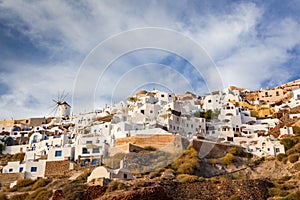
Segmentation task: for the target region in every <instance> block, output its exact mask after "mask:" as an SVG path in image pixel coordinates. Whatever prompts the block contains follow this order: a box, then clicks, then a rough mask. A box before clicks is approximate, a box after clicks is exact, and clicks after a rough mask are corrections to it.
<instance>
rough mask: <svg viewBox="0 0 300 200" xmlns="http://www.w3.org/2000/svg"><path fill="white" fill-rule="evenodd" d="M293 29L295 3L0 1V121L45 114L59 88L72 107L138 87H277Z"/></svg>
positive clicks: (287, 65) (295, 68)
mask: <svg viewBox="0 0 300 200" xmlns="http://www.w3.org/2000/svg"><path fill="white" fill-rule="evenodd" d="M175 2H176V3H175ZM151 27H152V28H155V29H156V30H157V31H154V32H151V31H148V28H150V29H151ZM135 30H146V32H139V33H136V31H135ZM160 30H162V32H160ZM166 31H167V32H168V33H166V34H165V32H166ZM140 33H143V34H142V35H141V34H140ZM299 33H300V1H299V0H290V1H286V2H282V1H280V0H278V1H272V0H270V1H266V2H262V1H226V0H222V1H210V0H207V1H205V0H201V1H199V0H197V1H196V0H195V1H192V0H190V1H184V0H181V1H172V0H170V1H154V0H153V1H146V0H145V1H139V0H129V1H126V3H125V1H98V0H89V1H87V0H79V1H76V2H75V1H69V0H65V1H61V0H51V1H46V0H45V1H38V0H30V1H29V0H28V1H26V0H14V1H11V0H0V119H10V118H12V117H13V118H15V119H16V118H25V117H30V116H49V114H50V111H51V109H50V108H49V107H50V106H51V105H53V104H52V102H51V99H53V98H54V99H56V98H57V95H58V93H62V92H63V91H65V93H68V94H69V95H68V97H67V99H66V100H67V101H68V102H69V103H70V104H71V105H72V106H73V108H74V112H75V113H78V112H82V111H90V110H92V109H95V108H99V107H101V106H103V105H105V103H108V104H110V103H111V102H118V101H120V100H121V99H125V98H126V97H127V96H129V95H132V94H133V93H134V92H135V91H137V90H139V89H141V88H146V89H153V88H156V89H162V90H165V91H170V92H175V93H183V92H185V91H192V92H195V93H197V94H206V93H207V92H209V91H211V90H214V89H215V85H214V86H212V84H213V83H214V84H216V83H218V84H217V85H218V87H220V88H221V87H227V86H229V85H236V86H239V87H244V88H249V89H260V88H261V87H265V86H267V85H268V86H270V87H272V86H276V85H278V84H281V83H284V82H287V81H290V80H295V79H298V78H299V69H300V68H299V66H300V57H299V53H300V34H299ZM139 34H140V35H139ZM176 34H177V35H176ZM191 41H192V42H193V43H190V42H191ZM152 43H153V45H152ZM194 44H195V45H194ZM193 45H194V46H193ZM150 47H151V48H150ZM204 60H205V61H207V62H205V63H204ZM201 61H203V63H201ZM207 63H210V64H209V65H207ZM211 63H213V65H211ZM198 65H199V66H198ZM209 73H210V74H209ZM220 81H221V82H222V84H219V83H220ZM74 102H76V103H74Z"/></svg>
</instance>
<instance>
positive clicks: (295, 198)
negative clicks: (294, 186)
mask: <svg viewBox="0 0 300 200" xmlns="http://www.w3.org/2000/svg"><path fill="white" fill-rule="evenodd" d="M299 197H300V191H299V190H298V191H296V192H294V193H291V194H289V195H288V196H286V198H285V199H286V200H299V199H300V198H299Z"/></svg>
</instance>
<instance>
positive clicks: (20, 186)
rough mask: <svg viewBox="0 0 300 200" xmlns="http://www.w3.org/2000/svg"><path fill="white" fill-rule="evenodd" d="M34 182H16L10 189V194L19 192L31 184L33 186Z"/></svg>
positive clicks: (27, 179)
mask: <svg viewBox="0 0 300 200" xmlns="http://www.w3.org/2000/svg"><path fill="white" fill-rule="evenodd" d="M34 182H35V181H34V180H31V179H30V178H26V179H22V180H18V181H17V184H16V185H15V186H14V187H12V188H11V189H10V192H14V191H21V190H22V189H23V188H25V187H28V186H31V185H32V184H34Z"/></svg>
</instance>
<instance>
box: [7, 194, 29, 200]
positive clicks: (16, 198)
mask: <svg viewBox="0 0 300 200" xmlns="http://www.w3.org/2000/svg"><path fill="white" fill-rule="evenodd" d="M28 195H29V194H28V193H23V194H17V195H14V196H11V197H10V198H9V199H10V200H25V199H26V197H27V196H28Z"/></svg>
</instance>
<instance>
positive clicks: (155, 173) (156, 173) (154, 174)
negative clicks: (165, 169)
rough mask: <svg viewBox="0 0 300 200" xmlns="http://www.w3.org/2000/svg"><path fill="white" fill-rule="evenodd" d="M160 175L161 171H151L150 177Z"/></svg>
mask: <svg viewBox="0 0 300 200" xmlns="http://www.w3.org/2000/svg"><path fill="white" fill-rule="evenodd" d="M159 175H160V173H159V172H151V173H150V174H149V178H151V179H152V178H155V177H158V176H159Z"/></svg>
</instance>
